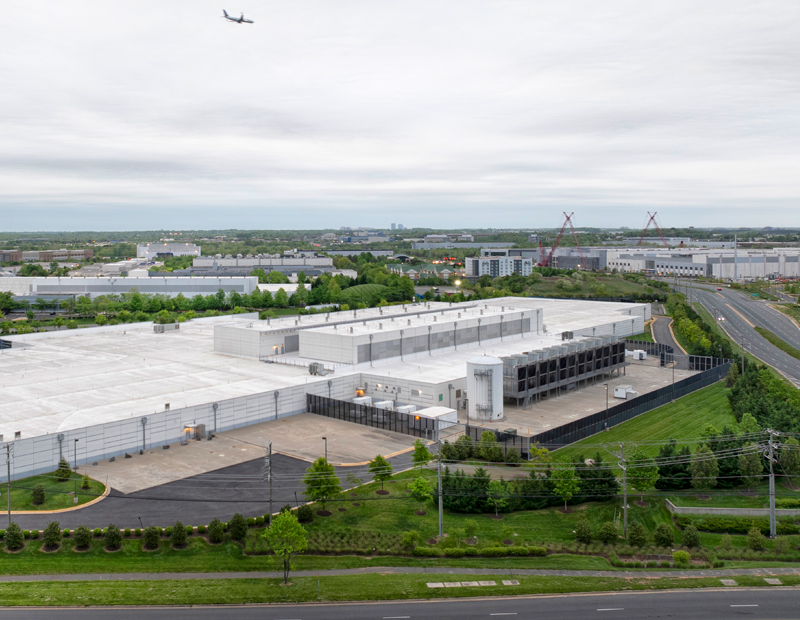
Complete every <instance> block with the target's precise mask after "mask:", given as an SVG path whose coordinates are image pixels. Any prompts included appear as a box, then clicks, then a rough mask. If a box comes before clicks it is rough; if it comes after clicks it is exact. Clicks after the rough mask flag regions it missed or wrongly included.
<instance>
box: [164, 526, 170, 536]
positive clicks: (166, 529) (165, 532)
mask: <svg viewBox="0 0 800 620" xmlns="http://www.w3.org/2000/svg"><path fill="white" fill-rule="evenodd" d="M164 535H165V536H166V537H167V538H170V537H171V536H172V526H171V525H168V526H167V527H165V528H164Z"/></svg>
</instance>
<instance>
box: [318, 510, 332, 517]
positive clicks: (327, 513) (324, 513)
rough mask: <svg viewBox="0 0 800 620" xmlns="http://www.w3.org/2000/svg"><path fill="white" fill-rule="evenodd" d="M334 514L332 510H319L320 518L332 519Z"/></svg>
mask: <svg viewBox="0 0 800 620" xmlns="http://www.w3.org/2000/svg"><path fill="white" fill-rule="evenodd" d="M332 514H333V513H332V512H331V511H330V510H317V516H318V517H330V516H331V515H332Z"/></svg>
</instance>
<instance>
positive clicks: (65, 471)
mask: <svg viewBox="0 0 800 620" xmlns="http://www.w3.org/2000/svg"><path fill="white" fill-rule="evenodd" d="M71 477H72V470H71V469H70V468H69V461H68V460H67V459H65V458H64V457H62V458H61V459H60V460H59V461H58V469H57V470H56V480H58V481H59V482H66V481H67V480H69V479H70V478H71Z"/></svg>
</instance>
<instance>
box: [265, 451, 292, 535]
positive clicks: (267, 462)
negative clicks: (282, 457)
mask: <svg viewBox="0 0 800 620" xmlns="http://www.w3.org/2000/svg"><path fill="white" fill-rule="evenodd" d="M261 445H262V446H264V444H263V442H262V444H261ZM264 450H265V451H266V453H267V454H266V456H265V457H264V468H263V469H262V470H261V480H264V477H266V478H267V482H269V519H268V521H269V522H268V523H267V525H268V526H271V525H272V442H271V441H270V442H269V445H268V446H264ZM295 500H297V494H295Z"/></svg>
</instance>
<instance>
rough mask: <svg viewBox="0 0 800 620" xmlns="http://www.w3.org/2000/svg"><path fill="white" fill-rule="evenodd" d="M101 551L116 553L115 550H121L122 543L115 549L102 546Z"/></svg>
mask: <svg viewBox="0 0 800 620" xmlns="http://www.w3.org/2000/svg"><path fill="white" fill-rule="evenodd" d="M103 551H105V552H106V553H116V552H117V551H122V545H120V546H119V547H117V548H116V549H109V548H108V547H103Z"/></svg>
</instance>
